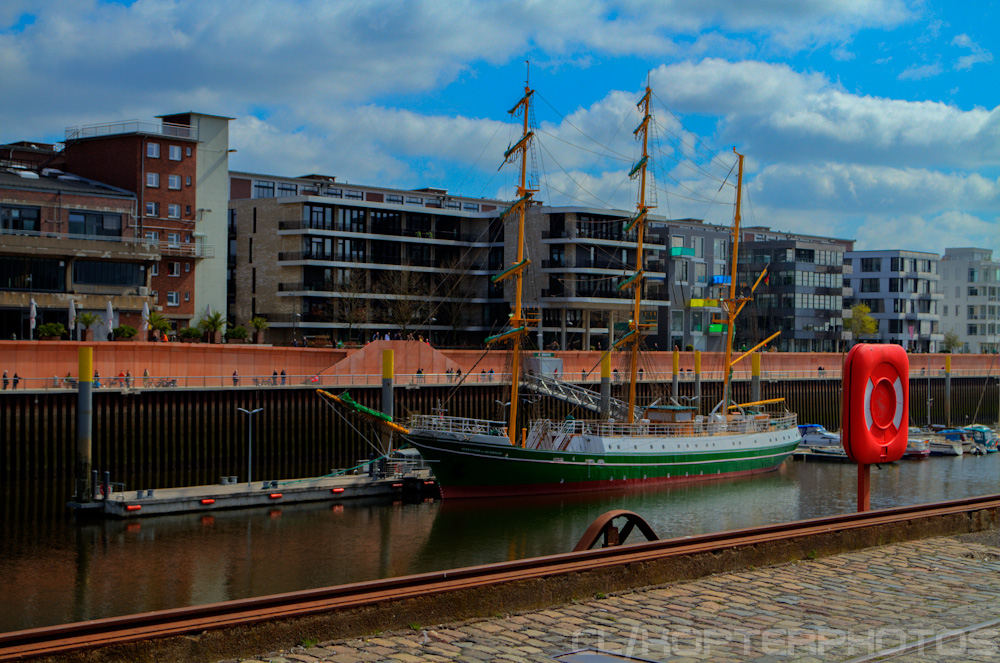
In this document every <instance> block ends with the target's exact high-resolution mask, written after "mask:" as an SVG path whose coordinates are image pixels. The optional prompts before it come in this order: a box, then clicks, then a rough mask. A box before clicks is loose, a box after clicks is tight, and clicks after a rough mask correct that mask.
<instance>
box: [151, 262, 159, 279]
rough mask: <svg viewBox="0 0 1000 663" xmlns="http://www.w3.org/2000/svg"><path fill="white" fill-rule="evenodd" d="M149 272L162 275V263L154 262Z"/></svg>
mask: <svg viewBox="0 0 1000 663" xmlns="http://www.w3.org/2000/svg"><path fill="white" fill-rule="evenodd" d="M149 273H150V275H151V276H159V275H160V263H158V262H154V263H153V266H152V267H150V268H149Z"/></svg>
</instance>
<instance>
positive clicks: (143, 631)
mask: <svg viewBox="0 0 1000 663" xmlns="http://www.w3.org/2000/svg"><path fill="white" fill-rule="evenodd" d="M976 512H986V513H987V514H988V516H987V520H988V521H989V522H990V523H991V524H990V525H989V526H995V525H996V523H997V520H998V517H1000V494H998V495H987V496H981V497H974V498H965V499H960V500H953V501H948V502H939V503H933V504H924V505H916V506H906V507H897V508H892V509H885V510H881V511H870V512H866V513H851V514H845V515H840V516H831V517H825V518H816V519H812V520H803V521H796V522H791V523H781V524H777V525H767V526H764V527H754V528H748V529H741V530H732V531H728V532H720V533H715V534H703V535H698V536H691V537H684V538H677V539H666V540H659V541H651V542H646V543H641V544H637V545H631V546H620V547H613V548H604V549H598V550H586V551H580V552H572V553H565V554H559V555H550V556H546V557H536V558H531V559H523V560H517V561H513V562H502V563H496V564H486V565H482V566H473V567H466V568H461V569H452V570H448V571H438V572H434V573H424V574H419V575H412V576H404V577H399V578H389V579H384V580H374V581H369V582H360V583H353V584H348V585H339V586H335V587H326V588H322V589H313V590H307V591H300V592H290V593H285V594H275V595H271V596H262V597H255V598H249V599H239V600H234V601H226V602H222V603H214V604H208V605H200V606H191V607H185V608H175V609H170V610H160V611H156V612H148V613H142V614H135V615H127V616H122V617H112V618H107V619H98V620H93V621H87V622H77V623H72V624H63V625H58V626H51V627H43V628H36V629H29V630H24V631H15V632H10V633H3V634H0V661H19V660H31V659H51V660H56V659H58V660H72V658H79V660H83V657H84V656H86V657H87V660H98V659H100V657H99V656H94V654H95V652H94V651H93V650H95V649H104V648H115V649H117V650H118V651H119V652H121V651H123V650H122V649H121V648H122V646H126V645H129V643H138V642H150V643H154V642H155V641H162V640H165V639H170V638H176V637H178V636H182V637H183V636H195V637H201V636H204V635H205V634H206V633H213V632H215V633H217V634H219V635H222V636H223V637H226V636H225V634H226V632H227V629H233V628H243V627H247V626H248V625H254V624H261V623H264V622H274V621H282V620H294V619H301V618H307V617H309V616H315V615H320V614H324V613H339V612H343V611H347V610H352V609H359V608H365V607H371V606H377V605H379V604H387V603H391V604H399V603H401V602H405V601H407V600H409V599H426V598H428V597H439V598H440V597H441V596H442V595H448V594H455V593H460V592H462V591H463V590H470V589H471V590H475V589H480V588H491V587H492V588H495V587H496V586H499V585H503V584H505V583H518V582H523V581H531V580H538V579H550V580H551V579H553V578H558V577H565V576H569V575H571V574H581V573H586V572H592V571H598V570H601V569H608V568H609V567H623V566H630V565H642V564H648V563H650V562H657V561H662V560H665V559H668V558H678V557H683V556H691V555H698V554H705V553H716V554H718V553H722V552H724V551H733V550H735V549H740V548H743V547H748V546H749V547H752V546H759V545H761V544H772V543H775V542H782V541H790V540H793V539H799V538H803V537H805V538H808V537H816V536H817V535H829V534H833V533H837V534H843V533H846V532H851V531H857V530H864V529H867V528H875V527H878V526H881V525H901V524H902V525H907V524H910V523H914V522H928V519H934V518H939V517H948V516H962V515H973V514H975V513H976ZM994 512H996V513H994ZM930 535H935V534H934V533H932V534H930ZM913 538H917V537H916V536H914V537H913ZM868 545H875V543H872V544H868ZM777 561H780V560H777ZM655 582H657V581H656V580H655V579H654V580H653V582H652V583H647V584H655ZM468 616H471V615H464V617H468ZM458 618H463V616H459V617H458ZM404 623H405V622H404ZM232 637H236V636H232ZM124 651H128V650H127V648H126V650H124ZM74 652H75V653H76V654H77V655H78V656H74V657H71V656H69V655H70V654H72V653H74ZM130 655H132V656H134V654H130ZM221 657H222V656H220V658H221ZM112 659H115V657H111V658H110V659H108V660H112ZM115 660H117V659H115ZM121 660H128V659H127V658H126V659H121Z"/></svg>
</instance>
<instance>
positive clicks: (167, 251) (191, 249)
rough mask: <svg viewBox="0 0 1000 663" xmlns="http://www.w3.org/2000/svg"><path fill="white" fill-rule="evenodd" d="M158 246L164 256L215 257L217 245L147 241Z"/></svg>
mask: <svg viewBox="0 0 1000 663" xmlns="http://www.w3.org/2000/svg"><path fill="white" fill-rule="evenodd" d="M145 243H146V244H148V245H150V246H153V247H157V248H159V250H160V253H161V254H162V255H164V256H174V257H179V258H214V257H215V247H214V246H212V245H211V244H201V243H199V242H149V241H147V242H145Z"/></svg>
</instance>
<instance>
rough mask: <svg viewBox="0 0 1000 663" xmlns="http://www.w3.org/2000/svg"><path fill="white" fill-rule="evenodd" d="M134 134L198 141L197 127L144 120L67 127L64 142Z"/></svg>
mask: <svg viewBox="0 0 1000 663" xmlns="http://www.w3.org/2000/svg"><path fill="white" fill-rule="evenodd" d="M136 133H141V134H155V135H158V136H168V137H173V138H190V139H192V140H198V129H197V127H192V126H189V125H186V124H171V123H170V122H148V121H145V120H121V121H118V122H106V123H104V124H88V125H84V126H81V127H67V128H66V140H79V139H81V138H96V137H98V136H114V135H117V134H136Z"/></svg>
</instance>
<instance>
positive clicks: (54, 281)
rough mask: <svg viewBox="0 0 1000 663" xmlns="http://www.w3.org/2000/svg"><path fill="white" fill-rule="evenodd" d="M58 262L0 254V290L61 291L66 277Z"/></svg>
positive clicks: (63, 288) (48, 259) (64, 286)
mask: <svg viewBox="0 0 1000 663" xmlns="http://www.w3.org/2000/svg"><path fill="white" fill-rule="evenodd" d="M59 263H60V261H59V260H56V259H50V258H18V257H14V256H0V290H48V291H52V292H63V291H65V290H66V279H65V278H64V276H63V271H64V269H63V267H62V266H60V264H59Z"/></svg>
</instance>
